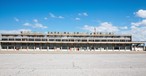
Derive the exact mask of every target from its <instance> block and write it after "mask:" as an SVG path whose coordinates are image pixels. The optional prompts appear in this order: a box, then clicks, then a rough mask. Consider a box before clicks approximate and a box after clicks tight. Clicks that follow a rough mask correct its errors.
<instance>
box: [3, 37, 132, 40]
mask: <svg viewBox="0 0 146 76" xmlns="http://www.w3.org/2000/svg"><path fill="white" fill-rule="evenodd" d="M2 39H8V40H9V39H47V40H49V39H61V40H63V39H64V40H65V39H66V40H69V39H73V40H76V39H78V40H130V38H123V37H122V38H97V37H2Z"/></svg>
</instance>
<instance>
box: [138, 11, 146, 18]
mask: <svg viewBox="0 0 146 76" xmlns="http://www.w3.org/2000/svg"><path fill="white" fill-rule="evenodd" d="M136 15H137V16H138V17H141V18H146V10H143V9H140V10H138V11H137V12H136Z"/></svg>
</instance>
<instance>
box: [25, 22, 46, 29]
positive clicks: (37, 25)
mask: <svg viewBox="0 0 146 76" xmlns="http://www.w3.org/2000/svg"><path fill="white" fill-rule="evenodd" d="M23 25H24V26H30V27H32V28H48V27H47V26H44V25H43V24H41V23H38V22H35V23H34V24H31V23H24V24H23Z"/></svg>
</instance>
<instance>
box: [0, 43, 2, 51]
mask: <svg viewBox="0 0 146 76" xmlns="http://www.w3.org/2000/svg"><path fill="white" fill-rule="evenodd" d="M1 49H2V45H1V42H0V51H1Z"/></svg>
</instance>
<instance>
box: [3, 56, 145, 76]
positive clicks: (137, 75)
mask: <svg viewBox="0 0 146 76" xmlns="http://www.w3.org/2000/svg"><path fill="white" fill-rule="evenodd" d="M107 75H108V76H146V54H0V76H107Z"/></svg>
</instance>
